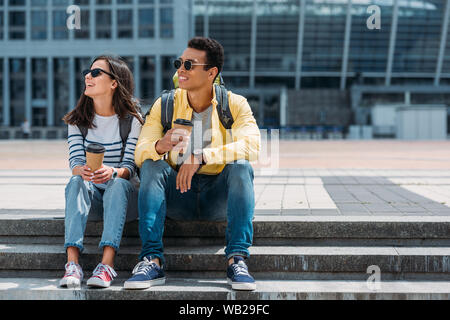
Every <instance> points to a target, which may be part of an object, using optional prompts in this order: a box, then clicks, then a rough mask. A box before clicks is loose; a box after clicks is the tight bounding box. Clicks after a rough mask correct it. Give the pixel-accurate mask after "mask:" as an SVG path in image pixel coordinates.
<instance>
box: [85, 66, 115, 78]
mask: <svg viewBox="0 0 450 320" xmlns="http://www.w3.org/2000/svg"><path fill="white" fill-rule="evenodd" d="M102 72H103V73H106V74H107V75H109V76H110V77H111V78H113V79H115V78H116V77H115V76H114V75H113V74H112V73H109V72H108V71H105V70H103V69H100V68H95V69H90V70H89V69H88V70H84V71H83V77H86V76H87V75H88V74H89V73H90V74H91V76H92V78H97V77H98V76H99V75H100V74H101V73H102Z"/></svg>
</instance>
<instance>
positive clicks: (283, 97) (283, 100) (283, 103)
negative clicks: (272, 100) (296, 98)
mask: <svg viewBox="0 0 450 320" xmlns="http://www.w3.org/2000/svg"><path fill="white" fill-rule="evenodd" d="M287 98H288V97H287V89H286V87H283V88H282V89H281V94H280V127H281V128H284V127H286V125H287V112H286V109H287Z"/></svg>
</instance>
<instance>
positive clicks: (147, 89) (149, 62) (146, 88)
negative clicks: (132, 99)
mask: <svg viewBox="0 0 450 320" xmlns="http://www.w3.org/2000/svg"><path fill="white" fill-rule="evenodd" d="M139 65H140V70H141V79H140V86H141V87H140V89H141V90H140V91H141V97H140V98H141V101H142V104H143V105H149V104H151V103H152V102H153V100H154V96H155V57H141V58H140V59H139Z"/></svg>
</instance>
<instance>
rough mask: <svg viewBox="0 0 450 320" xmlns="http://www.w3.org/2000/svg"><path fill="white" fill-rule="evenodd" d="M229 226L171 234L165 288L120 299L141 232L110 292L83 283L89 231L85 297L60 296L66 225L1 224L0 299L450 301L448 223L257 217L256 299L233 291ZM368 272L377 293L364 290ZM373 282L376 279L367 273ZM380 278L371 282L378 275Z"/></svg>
mask: <svg viewBox="0 0 450 320" xmlns="http://www.w3.org/2000/svg"><path fill="white" fill-rule="evenodd" d="M225 227H226V224H225V223H216V222H176V221H172V220H168V221H167V222H166V226H165V237H164V244H165V257H166V262H167V264H166V274H167V281H166V285H165V286H161V287H154V288H150V289H148V290H144V291H129V290H123V289H122V285H123V281H124V280H126V279H127V278H128V277H129V276H130V275H131V270H132V269H133V267H134V265H135V264H136V263H137V262H138V261H137V257H138V254H139V252H140V239H139V234H138V222H137V221H133V222H130V223H127V224H126V226H125V229H124V234H123V238H122V242H121V248H120V251H119V253H118V255H117V257H116V261H115V269H116V271H117V272H118V274H119V276H118V278H117V279H116V280H115V282H114V283H113V286H112V287H111V288H108V289H100V290H99V289H91V288H89V287H87V286H86V285H85V281H86V279H87V278H88V277H89V276H90V275H91V272H92V270H93V269H94V268H95V266H96V265H97V263H98V262H100V260H101V252H100V250H99V249H98V243H99V240H100V235H101V230H102V223H101V222H89V223H88V225H87V228H86V232H85V246H86V250H85V252H84V253H83V254H82V256H81V259H80V263H81V265H82V267H83V270H84V272H85V281H84V284H83V286H82V288H81V289H79V290H68V289H61V288H58V281H59V278H60V277H61V276H62V275H63V273H64V272H63V271H64V270H63V269H64V264H65V262H66V255H65V252H64V249H63V243H64V220H63V219H61V218H51V217H49V218H34V219H33V218H20V219H1V220H0V299H133V300H138V299H449V298H450V217H449V216H409V217H406V216H392V217H390V216H269V215H258V214H255V219H254V245H253V247H251V248H250V253H251V257H250V259H248V261H247V264H248V266H249V270H250V272H251V274H252V275H253V276H254V277H255V279H256V280H257V290H256V291H253V292H238V291H232V290H231V289H230V287H229V286H228V285H227V283H226V280H225V277H226V272H225V271H226V260H225V258H224V254H223V251H224V245H225V243H224V242H225V240H224V233H225ZM370 266H376V268H379V270H380V272H381V273H380V274H379V276H380V278H381V282H380V283H379V284H380V286H379V287H376V288H375V287H374V286H371V285H370V284H372V285H375V284H377V283H373V282H371V283H369V284H367V279H368V278H369V277H371V274H370V273H368V268H369V267H370ZM369 272H370V271H369ZM372 278H373V275H372Z"/></svg>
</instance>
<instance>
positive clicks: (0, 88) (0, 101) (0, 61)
mask: <svg viewBox="0 0 450 320" xmlns="http://www.w3.org/2000/svg"><path fill="white" fill-rule="evenodd" d="M0 2H1V0H0ZM2 124H3V59H1V58H0V125H2Z"/></svg>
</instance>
